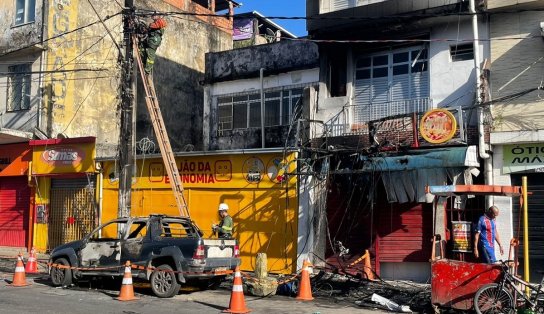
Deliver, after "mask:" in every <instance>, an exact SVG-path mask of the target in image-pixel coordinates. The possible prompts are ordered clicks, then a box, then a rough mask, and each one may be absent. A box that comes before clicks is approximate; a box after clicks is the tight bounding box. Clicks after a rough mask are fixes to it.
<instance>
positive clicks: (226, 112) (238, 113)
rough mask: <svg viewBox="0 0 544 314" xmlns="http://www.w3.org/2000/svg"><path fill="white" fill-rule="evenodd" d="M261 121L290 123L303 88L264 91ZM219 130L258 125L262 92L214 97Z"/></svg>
mask: <svg viewBox="0 0 544 314" xmlns="http://www.w3.org/2000/svg"><path fill="white" fill-rule="evenodd" d="M264 97H265V99H264V125H265V126H279V125H288V124H290V123H292V122H293V121H292V120H293V116H295V112H296V111H297V110H300V109H297V108H301V100H302V89H300V88H297V89H289V90H281V91H270V92H265V95H264ZM217 106H218V111H217V113H218V122H219V130H220V131H224V130H231V129H247V128H260V127H261V95H260V94H249V95H237V96H228V97H219V98H217Z"/></svg>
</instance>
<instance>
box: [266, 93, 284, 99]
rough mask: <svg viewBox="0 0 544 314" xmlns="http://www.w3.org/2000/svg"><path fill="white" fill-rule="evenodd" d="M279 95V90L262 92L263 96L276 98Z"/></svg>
mask: <svg viewBox="0 0 544 314" xmlns="http://www.w3.org/2000/svg"><path fill="white" fill-rule="evenodd" d="M278 97H281V92H272V93H264V98H265V99H268V98H278Z"/></svg>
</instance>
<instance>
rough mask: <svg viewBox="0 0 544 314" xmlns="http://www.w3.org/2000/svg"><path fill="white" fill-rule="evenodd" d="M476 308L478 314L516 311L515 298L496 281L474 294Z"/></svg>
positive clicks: (509, 313)
mask: <svg viewBox="0 0 544 314" xmlns="http://www.w3.org/2000/svg"><path fill="white" fill-rule="evenodd" d="M474 310H475V311H476V313H478V314H486V313H508V314H511V313H514V312H515V310H514V298H512V294H510V292H508V291H507V290H506V289H504V288H503V289H500V290H499V285H498V284H496V283H492V284H488V285H485V286H483V287H481V288H480V289H479V290H478V292H476V294H475V295H474Z"/></svg>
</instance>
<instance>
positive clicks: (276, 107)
mask: <svg viewBox="0 0 544 314" xmlns="http://www.w3.org/2000/svg"><path fill="white" fill-rule="evenodd" d="M279 124H280V101H279V99H278V100H267V101H266V103H265V104H264V125H265V126H273V125H279Z"/></svg>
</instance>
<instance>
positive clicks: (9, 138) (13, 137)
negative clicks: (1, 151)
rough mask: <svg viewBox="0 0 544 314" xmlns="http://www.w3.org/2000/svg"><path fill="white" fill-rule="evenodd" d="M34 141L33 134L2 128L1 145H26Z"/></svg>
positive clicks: (0, 134)
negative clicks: (25, 143)
mask: <svg viewBox="0 0 544 314" xmlns="http://www.w3.org/2000/svg"><path fill="white" fill-rule="evenodd" d="M31 139H32V133H29V132H23V131H19V130H13V129H5V128H0V145H2V144H14V143H24V142H28V141H29V140H31Z"/></svg>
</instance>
